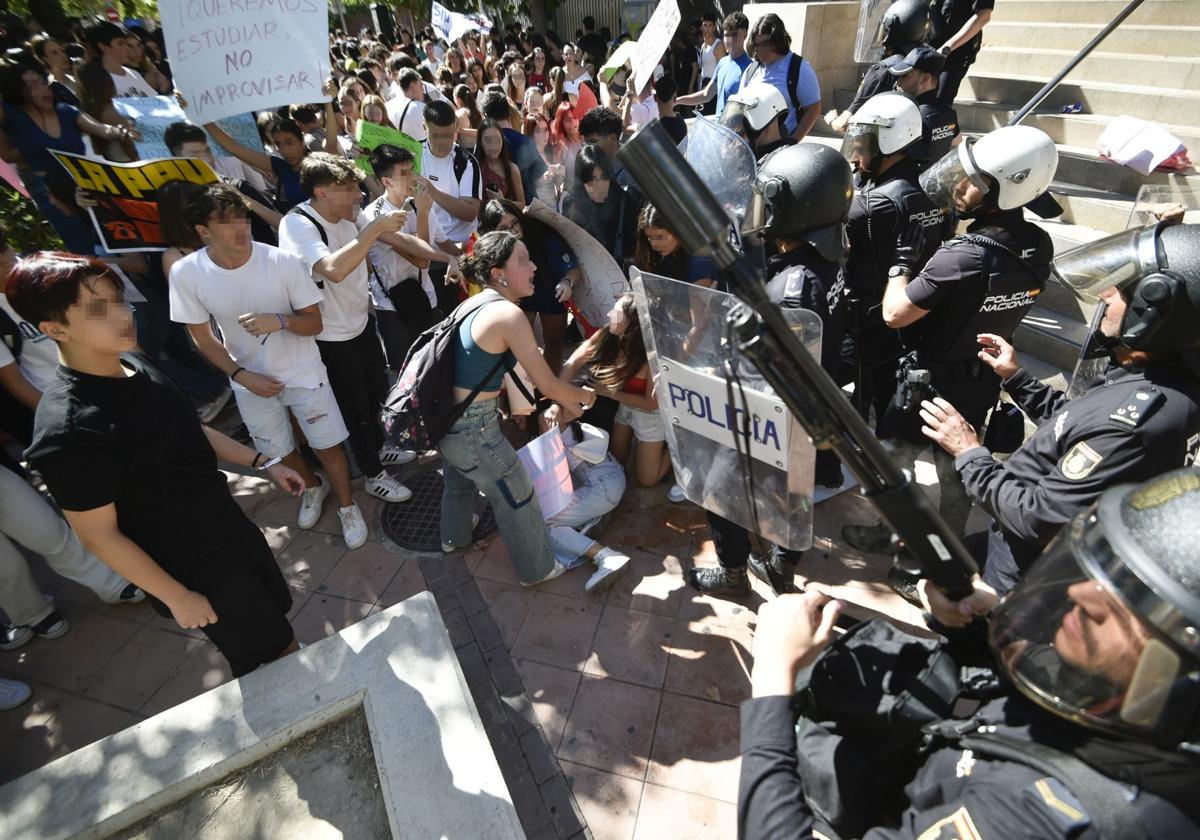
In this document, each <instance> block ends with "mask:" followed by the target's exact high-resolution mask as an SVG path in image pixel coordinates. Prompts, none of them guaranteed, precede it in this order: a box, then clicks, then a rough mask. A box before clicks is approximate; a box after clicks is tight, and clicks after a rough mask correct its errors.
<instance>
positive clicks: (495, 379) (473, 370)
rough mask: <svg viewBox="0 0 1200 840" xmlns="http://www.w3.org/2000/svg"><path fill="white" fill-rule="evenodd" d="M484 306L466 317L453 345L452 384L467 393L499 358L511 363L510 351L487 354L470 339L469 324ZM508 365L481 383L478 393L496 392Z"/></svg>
mask: <svg viewBox="0 0 1200 840" xmlns="http://www.w3.org/2000/svg"><path fill="white" fill-rule="evenodd" d="M485 306H487V304H484V306H481V307H479V308H478V309H476V310H475V311H474V312H472V313H471V314H470V315H468V316H467V317H466V318H465V319H464V320H463V322H462V325H461V326H459V328H458V341H456V342H455V343H454V384H455V386H456V387H458V388H466V389H467V390H468V391H470V390H472V389H473V388H475V386H476V385H478V384H479V381H480V380H481V379H483V377H485V376H487V375H488V373H489V372H490V371H491V369H492V368H493V367H495V366H496V362H498V361H500V359H501V357H505V356H507V357H508V358H509V360H510V361H512V351H511V350H505V351H504V352H503V353H489V352H488V351H486V350H484V349H483V348H482V347H480V346H479V345H478V344H476V343H475V339H474V338H472V337H471V324H472V323H474V322H475V316H476V315H478V314H479V313H480V312H482V311H483V309H484V307H485ZM507 367H508V365H502V366H501V367H500V370H498V371H496V373H495V375H494V376H492V378H491V379H490V380H489V381H487V382H485V383H483V387H482V388H480V389H479V390H480V391H498V390H499V389H500V385H501V383H502V382H503V381H504V374H505V373H506V372H507Z"/></svg>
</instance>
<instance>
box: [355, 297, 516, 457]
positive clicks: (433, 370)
mask: <svg viewBox="0 0 1200 840" xmlns="http://www.w3.org/2000/svg"><path fill="white" fill-rule="evenodd" d="M503 299H504V298H503V297H501V295H500V294H499V293H498V292H494V291H491V290H488V291H485V292H480V293H479V294H477V295H475V296H474V297H472V298H469V299H468V300H465V301H463V302H462V303H461V304H459V305H458V307H457V308H455V310H454V311H453V312H451V313H450V315H449V317H447V318H446V319H445V320H444V321H442V322H441V323H439V324H436V325H434V326H432V327H430V328H429V329H427V330H425V332H423V333H421V334H420V335H419V336H417V338H416V340H415V341H414V342H413V345H412V347H410V348H409V350H408V355H407V356H405V358H404V365H403V367H402V368H401V370H400V378H399V379H397V380H396V384H395V385H393V386H392V389H391V391H389V392H388V395H387V399H386V400H384V403H383V408H382V410H381V412H380V417H379V419H380V423H381V424H382V425H383V430H384V433H385V434H386V435H387V436H388V439H389V440H391V441H392V442H393V443H395V444H397V445H398V446H403V447H405V448H408V449H416V450H418V451H420V450H427V449H433V448H434V447H436V446H437V445H438V443H439V442H440V441H441V439H442V438H444V437H445V436H446V433H447V432H449V431H450V427H451V426H453V425H454V424H455V422H457V420H458V418H460V417H462V414H463V412H464V411H466V409H467V406H469V405H470V404H471V403H472V402H474V401H475V397H476V396H478V394H479V392H480V391H481V390H483V386H484V384H485V383H487V382H490V381H491V379H492V377H493V376H495V375H496V373H497V372H498V371H499V370H500V369H501V368H504V369H505V370H512V367H513V357H512V353H511V352H510V351H505V353H504V355H503V356H501V357H500V360H499V361H497V362H496V364H495V366H493V367H492V369H491V370H490V371H488V372H487V375H486V376H484V377H483V378H482V379H481V380H480V381H479V384H478V385H476V386H475V387H474V388H473V389H472V390H471V394H470V396H468V397H467V398H466V399H465V400H463V401H462V402H456V401H455V400H454V349H455V342H456V341H457V340H458V329H459V327H460V326H461V325H462V323H463V321H464V320H465V319H466V317H467V316H468V315H470V314H471V313H472V312H474V311H475V310H477V309H479V308H480V307H483V306H486V305H487V304H489V303H494V302H495V301H498V300H503ZM514 381H515V382H516V383H517V386H518V387H519V388H520V389H521V392H522V393H523V394H524V395H525V398H526V399H528V400H529V401H530V402H531V403H534V404H536V403H537V400H535V399H534V398H533V397H532V396H531V395H530V394H529V393H528V392H527V391H526V390H525V387H524V385H522V384H521V378H520V377H519V376H518V377H514Z"/></svg>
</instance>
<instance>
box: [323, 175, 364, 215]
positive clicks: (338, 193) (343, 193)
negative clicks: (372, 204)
mask: <svg viewBox="0 0 1200 840" xmlns="http://www.w3.org/2000/svg"><path fill="white" fill-rule="evenodd" d="M313 193H314V197H315V198H319V199H322V200H323V201H324V205H325V209H327V210H330V211H331V212H332V213H334V214H335V215H337V216H340V217H341V218H343V219H347V220H349V221H354V220H355V219H356V218H358V209H359V203H360V202H361V200H362V190H360V189H359V188H358V184H356V183H355V182H354V181H347V182H346V183H344V184H330V185H329V186H327V187H317V188H316V189H315V190H313Z"/></svg>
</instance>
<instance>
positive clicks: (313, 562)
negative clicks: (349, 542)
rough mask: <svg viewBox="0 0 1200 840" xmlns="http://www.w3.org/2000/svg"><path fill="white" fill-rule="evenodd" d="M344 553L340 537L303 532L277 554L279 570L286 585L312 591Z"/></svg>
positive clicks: (343, 544)
mask: <svg viewBox="0 0 1200 840" xmlns="http://www.w3.org/2000/svg"><path fill="white" fill-rule="evenodd" d="M345 553H346V543H345V542H343V541H342V538H341V536H336V537H335V536H332V535H330V534H324V533H321V532H320V531H305V532H303V533H302V534H300V535H299V536H298V537H296V538H295V539H294V540H292V541H291V543H289V544H288V547H287V548H286V549H284V551H283V552H282V553H281V554H280V555H279V558H278V560H279V569H280V571H282V572H283V578H284V580H286V581H287V582H288V584H289V585H291V586H294V587H299V588H301V589H307V590H308V591H309V592H316V591H317V588H318V587H319V586H320V585H321V584H322V583H324V582H325V578H326V577H328V576H329V573H330V572H332V571H333V569H334V567H336V566H337V564H338V561H339V560H341V559H342V556H343V555H344V554H345Z"/></svg>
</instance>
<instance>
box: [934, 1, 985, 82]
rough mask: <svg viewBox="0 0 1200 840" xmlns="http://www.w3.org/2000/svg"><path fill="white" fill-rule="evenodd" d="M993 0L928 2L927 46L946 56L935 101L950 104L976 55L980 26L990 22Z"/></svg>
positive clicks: (979, 44)
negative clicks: (938, 100) (932, 46)
mask: <svg viewBox="0 0 1200 840" xmlns="http://www.w3.org/2000/svg"><path fill="white" fill-rule="evenodd" d="M995 7H996V0H932V2H931V3H930V4H929V43H930V44H933V45H936V47H937V51H938V52H940V53H941V54H942V55H944V56H946V64H945V65H944V66H943V67H942V75H941V78H940V80H939V82H938V98H939V99H941V100H942V102H943V103H945V104H946V105H947V106H951V105H953V104H954V98H955V97H956V96H958V86H959V85H960V84H962V80H963V79H964V78H965V77H966V75H967V70H968V69H969V68H970V66H971V65H972V64H973V63H974V62H975V57H976V56H978V55H979V48H980V47H981V46H982V45H983V27H985V26H987V24H988V22H989V21H990V20H991V19H992V10H993V9H994V8H995Z"/></svg>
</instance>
